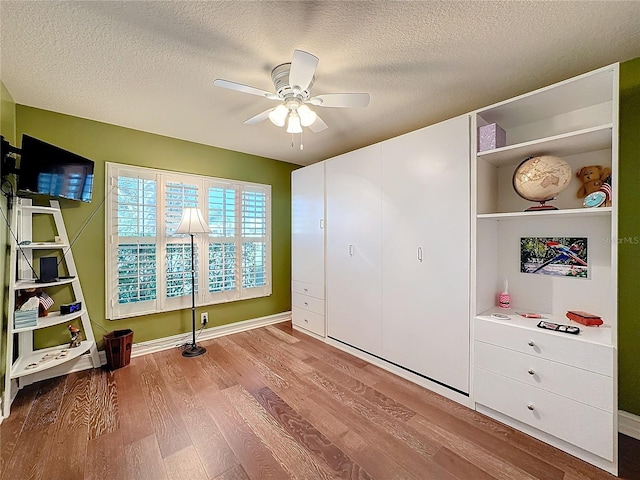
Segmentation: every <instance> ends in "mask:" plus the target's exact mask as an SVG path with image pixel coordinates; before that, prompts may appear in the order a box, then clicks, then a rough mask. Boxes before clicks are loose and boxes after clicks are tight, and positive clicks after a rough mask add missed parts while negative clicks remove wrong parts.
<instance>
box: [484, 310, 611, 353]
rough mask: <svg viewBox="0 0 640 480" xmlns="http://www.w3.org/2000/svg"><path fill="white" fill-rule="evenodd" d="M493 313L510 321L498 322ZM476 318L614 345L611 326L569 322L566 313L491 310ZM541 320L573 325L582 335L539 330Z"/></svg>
mask: <svg viewBox="0 0 640 480" xmlns="http://www.w3.org/2000/svg"><path fill="white" fill-rule="evenodd" d="M516 312H527V313H540V314H541V315H542V316H543V317H545V318H542V319H539V318H524V317H522V316H521V315H518V313H516ZM492 313H502V314H504V315H508V316H509V320H497V319H495V318H492V317H491V314H492ZM476 318H479V319H480V320H486V321H490V322H495V323H504V324H508V325H511V326H514V327H520V328H525V329H528V330H533V331H535V332H544V333H547V334H549V335H562V336H563V338H565V337H569V338H573V339H575V340H578V341H582V342H590V343H597V344H600V345H609V346H610V345H612V344H613V335H612V329H611V325H608V324H607V323H606V319H605V323H604V324H603V325H600V326H599V327H587V326H585V325H582V324H580V323H577V322H574V321H571V320H569V319H568V318H567V317H566V316H565V314H564V313H561V314H552V313H544V312H531V311H530V310H526V309H518V308H515V307H514V308H507V309H505V308H499V307H495V308H491V309H489V310H487V311H485V312H482V313H481V314H480V315H476ZM540 320H544V321H545V322H553V323H557V324H560V325H572V326H574V327H579V328H580V333H578V334H577V335H572V334H567V333H562V332H554V331H552V330H545V329H544V328H538V326H537V325H538V322H540Z"/></svg>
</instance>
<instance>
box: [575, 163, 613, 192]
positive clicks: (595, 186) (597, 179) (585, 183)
mask: <svg viewBox="0 0 640 480" xmlns="http://www.w3.org/2000/svg"><path fill="white" fill-rule="evenodd" d="M576 175H577V177H578V178H579V179H580V181H581V182H582V186H581V187H580V190H578V194H577V197H578V198H584V197H586V196H587V195H589V194H590V193H593V192H597V191H598V190H600V187H601V186H602V184H603V183H604V181H605V180H606V179H607V177H609V176H610V175H611V169H610V168H608V167H603V166H602V165H590V166H588V167H582V168H581V169H580V170H578V173H576Z"/></svg>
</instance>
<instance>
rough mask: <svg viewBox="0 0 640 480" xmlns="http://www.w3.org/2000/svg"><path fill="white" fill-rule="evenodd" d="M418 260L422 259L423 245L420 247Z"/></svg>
mask: <svg viewBox="0 0 640 480" xmlns="http://www.w3.org/2000/svg"><path fill="white" fill-rule="evenodd" d="M418 261H419V262H421V261H422V247H418Z"/></svg>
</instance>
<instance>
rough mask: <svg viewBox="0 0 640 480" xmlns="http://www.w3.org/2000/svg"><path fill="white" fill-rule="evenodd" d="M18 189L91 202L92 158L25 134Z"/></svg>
mask: <svg viewBox="0 0 640 480" xmlns="http://www.w3.org/2000/svg"><path fill="white" fill-rule="evenodd" d="M18 192H21V193H27V194H29V193H32V194H40V195H49V196H51V197H60V198H66V199H69V200H80V201H82V202H90V201H91V195H92V193H93V161H91V160H89V159H87V158H84V157H81V156H80V155H76V154H75V153H71V152H68V151H67V150H63V149H62V148H60V147H56V146H55V145H51V144H49V143H46V142H43V141H42V140H38V139H37V138H33V137H30V136H29V135H24V134H23V135H22V148H21V153H20V170H19V172H18Z"/></svg>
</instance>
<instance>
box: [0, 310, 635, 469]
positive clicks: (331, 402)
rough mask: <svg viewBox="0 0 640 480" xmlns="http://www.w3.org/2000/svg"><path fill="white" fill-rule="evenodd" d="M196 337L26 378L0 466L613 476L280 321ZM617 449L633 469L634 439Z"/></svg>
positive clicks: (4, 433)
mask: <svg viewBox="0 0 640 480" xmlns="http://www.w3.org/2000/svg"><path fill="white" fill-rule="evenodd" d="M202 344H203V345H204V346H206V347H207V353H206V354H205V355H203V356H201V357H196V358H184V357H182V356H181V355H180V352H179V351H177V350H170V351H165V352H159V353H155V354H152V355H147V356H144V357H137V358H134V359H132V361H131V364H130V365H129V366H127V367H125V368H122V369H119V370H116V371H114V372H108V371H106V370H94V371H85V372H79V373H74V374H71V375H68V376H67V377H61V378H55V379H51V380H47V381H44V382H40V383H38V384H34V385H31V386H29V387H26V388H25V389H23V390H22V391H21V392H20V393H19V394H18V397H17V398H16V400H15V402H14V404H13V408H12V412H11V416H10V417H9V418H7V419H5V421H4V422H3V424H2V425H1V426H0V443H1V451H0V454H1V456H0V461H1V475H0V476H1V478H2V479H6V480H14V479H15V480H18V479H20V480H22V479H31V478H33V479H49V480H58V479H60V480H74V479H116V480H119V479H136V480H137V479H150V480H160V479H171V480H172V479H186V480H197V479H217V480H242V479H274V480H284V479H288V478H295V479H314V480H315V479H328V478H345V479H371V478H375V479H383V480H387V479H389V480H392V479H393V480H395V479H419V480H424V479H492V478H496V479H540V480H548V479H549V480H552V479H558V480H560V479H566V480H577V479H596V480H597V479H605V478H614V477H612V476H611V475H609V474H607V473H605V472H603V471H602V470H599V469H597V468H595V467H593V466H590V465H588V464H586V463H584V462H582V461H580V460H578V459H576V458H574V457H572V456H570V455H568V454H565V453H563V452H561V451H559V450H557V449H554V448H552V447H550V446H548V445H546V444H544V443H541V442H539V441H537V440H535V439H533V438H531V437H528V436H526V435H524V434H522V433H520V432H518V431H515V430H513V429H511V428H509V427H506V426H504V425H502V424H499V423H497V422H494V421H492V420H490V419H488V418H487V417H485V416H483V415H480V414H478V413H476V412H474V411H472V410H470V409H468V408H465V407H463V406H460V405H458V404H457V403H455V402H452V401H450V400H448V399H445V398H443V397H441V396H439V395H436V394H434V393H432V392H429V391H428V390H425V389H423V388H420V387H418V386H416V385H414V384H412V383H410V382H408V381H405V380H403V379H401V378H399V377H396V376H394V375H392V374H390V373H388V372H386V371H384V370H381V369H379V368H377V367H375V366H373V365H370V364H368V363H366V362H365V361H363V360H360V359H358V358H355V357H352V356H350V355H348V354H346V353H344V352H341V351H339V350H336V349H334V348H332V347H330V346H327V345H325V344H324V343H322V342H319V341H317V340H314V339H312V338H310V337H308V336H306V335H304V334H301V333H298V332H295V331H293V330H292V329H291V326H290V324H288V323H283V324H279V325H276V326H270V327H264V328H260V329H257V330H252V331H248V332H243V333H238V334H234V335H230V336H227V337H222V338H218V339H215V340H210V341H206V342H203V343H202ZM620 457H621V477H622V478H624V479H640V442H639V441H636V440H633V439H630V438H629V437H625V436H622V435H621V436H620Z"/></svg>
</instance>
